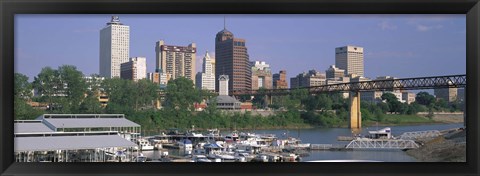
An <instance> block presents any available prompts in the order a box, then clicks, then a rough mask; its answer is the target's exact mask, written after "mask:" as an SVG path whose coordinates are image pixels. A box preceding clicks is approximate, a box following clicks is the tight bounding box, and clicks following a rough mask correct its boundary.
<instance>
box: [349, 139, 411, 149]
mask: <svg viewBox="0 0 480 176" xmlns="http://www.w3.org/2000/svg"><path fill="white" fill-rule="evenodd" d="M418 147H420V146H419V145H418V144H417V143H415V141H413V140H403V139H385V140H382V139H354V140H352V141H351V142H350V143H349V144H348V145H347V146H346V147H345V148H347V149H412V148H418Z"/></svg>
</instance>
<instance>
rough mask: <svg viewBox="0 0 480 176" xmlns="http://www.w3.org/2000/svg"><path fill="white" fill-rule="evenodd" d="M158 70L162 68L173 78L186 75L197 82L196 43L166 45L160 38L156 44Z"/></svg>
mask: <svg viewBox="0 0 480 176" xmlns="http://www.w3.org/2000/svg"><path fill="white" fill-rule="evenodd" d="M155 53H156V70H162V71H163V72H165V73H166V74H167V75H168V74H170V75H171V77H172V78H173V79H177V78H179V77H185V78H188V79H191V80H192V81H193V83H195V73H196V72H195V59H196V53H197V47H196V45H195V43H191V44H189V45H188V46H173V45H165V42H164V41H163V40H160V41H158V42H157V43H156V45H155Z"/></svg>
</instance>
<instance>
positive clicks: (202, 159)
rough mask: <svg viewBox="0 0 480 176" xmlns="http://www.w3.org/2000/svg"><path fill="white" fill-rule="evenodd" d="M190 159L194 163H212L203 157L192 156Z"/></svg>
mask: <svg viewBox="0 0 480 176" xmlns="http://www.w3.org/2000/svg"><path fill="white" fill-rule="evenodd" d="M192 159H193V161H195V162H212V161H211V160H209V159H208V158H207V157H206V156H205V155H193V158H192Z"/></svg>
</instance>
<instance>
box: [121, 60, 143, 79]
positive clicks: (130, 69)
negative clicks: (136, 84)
mask: <svg viewBox="0 0 480 176" xmlns="http://www.w3.org/2000/svg"><path fill="white" fill-rule="evenodd" d="M120 69H121V73H120V77H121V78H122V79H129V80H133V81H138V80H141V79H145V78H147V59H146V58H145V57H132V58H130V61H129V62H125V63H122V64H121V66H120Z"/></svg>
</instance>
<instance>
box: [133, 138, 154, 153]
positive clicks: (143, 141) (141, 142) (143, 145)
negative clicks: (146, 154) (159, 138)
mask: <svg viewBox="0 0 480 176" xmlns="http://www.w3.org/2000/svg"><path fill="white" fill-rule="evenodd" d="M137 143H138V145H139V146H140V150H142V151H147V150H153V148H154V147H153V145H151V144H150V142H148V140H146V139H144V138H140V139H138V141H137Z"/></svg>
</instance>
